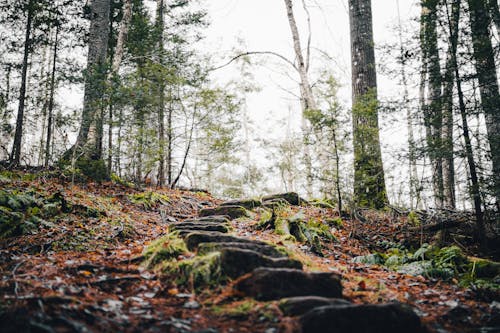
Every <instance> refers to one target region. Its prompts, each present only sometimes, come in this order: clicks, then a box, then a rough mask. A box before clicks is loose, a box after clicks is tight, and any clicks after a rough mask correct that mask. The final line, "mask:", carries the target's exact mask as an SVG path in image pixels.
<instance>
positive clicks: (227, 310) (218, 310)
mask: <svg viewBox="0 0 500 333" xmlns="http://www.w3.org/2000/svg"><path fill="white" fill-rule="evenodd" d="M259 307H260V306H259V303H257V302H256V301H254V300H252V299H250V300H245V301H242V302H238V303H231V304H225V305H223V306H214V307H212V311H213V312H214V313H215V314H216V315H219V316H226V317H230V318H234V319H243V318H246V317H248V316H249V315H250V314H251V313H253V312H256V311H258V309H259Z"/></svg>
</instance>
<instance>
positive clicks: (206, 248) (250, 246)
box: [198, 242, 286, 258]
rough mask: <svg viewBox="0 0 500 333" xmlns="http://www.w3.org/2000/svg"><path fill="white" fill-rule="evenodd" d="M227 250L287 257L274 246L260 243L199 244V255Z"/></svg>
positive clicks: (272, 256)
mask: <svg viewBox="0 0 500 333" xmlns="http://www.w3.org/2000/svg"><path fill="white" fill-rule="evenodd" d="M226 248H237V249H243V250H252V251H255V252H258V253H260V254H263V255H265V256H268V257H271V258H285V257H286V255H285V254H283V253H281V252H280V251H278V250H277V249H276V248H275V247H274V246H272V245H267V244H264V245H263V244H259V243H235V242H229V243H201V244H198V254H207V253H210V252H216V251H220V250H222V249H226Z"/></svg>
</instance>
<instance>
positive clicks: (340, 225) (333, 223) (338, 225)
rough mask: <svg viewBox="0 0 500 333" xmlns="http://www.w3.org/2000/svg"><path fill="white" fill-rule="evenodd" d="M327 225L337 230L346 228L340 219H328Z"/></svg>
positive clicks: (326, 220)
mask: <svg viewBox="0 0 500 333" xmlns="http://www.w3.org/2000/svg"><path fill="white" fill-rule="evenodd" d="M325 222H326V224H328V225H329V226H331V227H335V228H337V229H342V228H343V227H344V221H342V219H341V218H340V217H334V218H327V219H325Z"/></svg>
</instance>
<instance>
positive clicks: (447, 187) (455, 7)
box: [442, 0, 460, 209]
mask: <svg viewBox="0 0 500 333" xmlns="http://www.w3.org/2000/svg"><path fill="white" fill-rule="evenodd" d="M444 5H445V6H446V7H447V8H446V10H448V4H447V1H445V3H444ZM451 10H452V13H451V17H448V21H449V22H448V25H449V30H450V37H449V46H448V53H447V56H446V70H445V73H444V77H443V85H444V86H443V111H442V112H443V128H442V151H443V160H442V161H443V205H444V208H447V209H455V207H456V198H455V163H454V154H453V87H454V81H455V80H454V74H455V72H454V66H453V61H454V58H455V57H456V52H457V43H458V27H459V26H458V23H459V22H458V21H459V18H460V0H453V3H452V8H451Z"/></svg>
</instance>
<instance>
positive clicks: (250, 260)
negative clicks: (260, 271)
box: [220, 248, 302, 279]
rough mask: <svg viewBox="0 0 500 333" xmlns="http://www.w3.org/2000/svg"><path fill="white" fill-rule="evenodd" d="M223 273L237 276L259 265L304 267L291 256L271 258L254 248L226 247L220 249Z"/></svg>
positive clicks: (231, 276) (232, 276) (233, 276)
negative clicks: (290, 257) (253, 249)
mask: <svg viewBox="0 0 500 333" xmlns="http://www.w3.org/2000/svg"><path fill="white" fill-rule="evenodd" d="M220 253H221V256H220V262H221V269H222V273H223V274H224V275H226V276H228V277H230V278H233V279H234V278H237V277H239V276H242V275H244V274H246V273H249V272H251V271H253V270H254V269H256V268H258V267H273V268H295V269H302V263H301V262H300V261H298V260H295V259H289V258H271V257H267V256H264V255H262V254H260V253H258V252H255V251H252V250H243V249H238V248H225V249H222V250H221V251H220Z"/></svg>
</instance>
